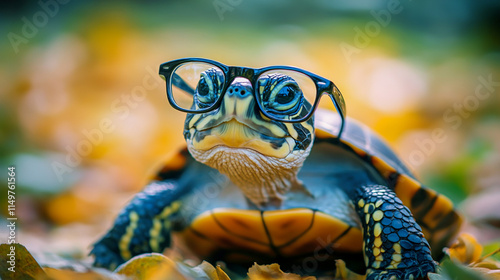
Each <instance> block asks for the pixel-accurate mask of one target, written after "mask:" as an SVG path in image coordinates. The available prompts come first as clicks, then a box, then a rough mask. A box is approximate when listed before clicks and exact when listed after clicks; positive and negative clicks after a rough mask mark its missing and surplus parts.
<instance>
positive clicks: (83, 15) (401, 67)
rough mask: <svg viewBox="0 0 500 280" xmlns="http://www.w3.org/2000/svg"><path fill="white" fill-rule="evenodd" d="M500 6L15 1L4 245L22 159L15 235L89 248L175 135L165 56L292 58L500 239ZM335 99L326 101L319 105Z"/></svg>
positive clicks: (2, 130)
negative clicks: (161, 70) (12, 177)
mask: <svg viewBox="0 0 500 280" xmlns="http://www.w3.org/2000/svg"><path fill="white" fill-rule="evenodd" d="M499 8H500V3H499V2H498V1H493V0H490V1H466V0H444V1H430V0H424V1H409V0H401V1H397V0H392V1H388V2H386V1H365V0H364V1H327V0H312V1H285V0H279V1H266V0H252V1H251V0H213V1H212V0H209V1H201V0H198V1H180V0H171V1H163V2H161V3H159V2H156V1H109V2H108V1H76V0H75V1H67V0H66V1H62V0H61V1H56V0H41V1H40V2H37V1H14V2H12V3H4V4H3V6H2V8H1V10H0V31H1V34H2V38H3V39H2V40H1V41H0V48H1V52H0V58H1V64H0V85H1V86H0V141H1V146H0V166H1V170H2V171H1V172H0V178H1V180H2V182H4V183H1V187H0V191H1V192H2V195H1V198H2V199H1V200H0V213H1V215H2V219H1V222H0V223H1V224H0V227H1V229H2V232H1V236H0V241H1V242H5V241H6V239H7V233H6V226H5V223H6V219H5V217H6V216H7V203H8V202H7V198H6V193H7V189H6V185H7V183H6V182H7V179H6V177H7V166H10V165H14V166H16V173H17V180H18V181H17V189H16V216H17V217H18V235H17V239H18V241H19V242H21V243H23V244H24V245H26V246H27V248H28V249H29V250H31V251H34V252H44V253H54V254H58V255H63V256H71V257H74V258H77V257H85V256H86V255H87V253H88V251H89V249H90V244H91V243H92V242H93V241H95V240H96V239H97V238H98V237H99V236H100V235H101V234H102V233H104V231H105V230H106V229H107V228H109V227H110V225H111V223H112V220H113V218H114V217H115V216H116V214H117V213H118V211H119V210H120V209H121V208H122V207H123V206H124V205H125V204H126V202H127V200H129V199H130V198H131V197H132V196H133V194H134V193H136V192H137V191H139V190H140V189H141V188H142V187H143V186H144V184H145V183H146V182H147V180H148V178H149V177H150V176H151V174H153V173H154V171H155V170H156V169H157V168H159V166H161V164H162V162H164V161H165V160H167V159H168V157H169V156H170V155H171V154H172V153H173V152H175V150H176V149H177V148H179V147H180V146H181V145H182V144H183V141H182V124H183V119H184V114H182V113H179V112H176V111H174V110H173V109H172V108H170V106H169V105H168V102H167V100H166V97H165V88H164V83H163V81H162V80H161V79H160V78H159V77H158V76H157V74H156V73H157V69H158V66H159V64H160V63H163V62H166V61H169V60H172V59H176V58H182V57H205V58H211V59H214V60H218V61H220V62H223V63H225V64H229V65H241V66H251V67H263V66H268V65H293V66H298V67H302V68H304V69H306V70H309V71H311V72H314V73H317V74H319V75H321V76H324V77H326V78H329V79H331V80H332V81H334V82H335V83H336V84H337V85H338V87H339V88H340V89H341V91H342V92H343V94H344V96H345V99H346V103H347V114H348V116H350V117H352V118H355V119H357V120H359V121H361V122H363V123H365V124H366V125H368V126H369V127H370V128H372V129H373V130H374V131H376V132H377V133H379V134H380V135H382V136H383V137H384V138H385V139H386V140H387V141H388V142H389V143H390V145H391V146H392V147H393V148H394V149H395V150H396V152H397V153H398V154H399V155H400V156H401V158H402V160H403V161H404V162H406V163H407V164H408V165H409V166H410V168H411V169H412V170H413V171H414V172H415V173H416V174H417V176H418V177H419V178H421V180H422V181H423V182H424V183H425V184H427V185H429V186H431V187H432V188H434V189H436V190H438V191H440V192H442V193H444V194H446V195H447V196H449V197H450V198H451V199H452V200H453V201H454V202H455V203H456V204H457V207H458V208H459V209H460V211H462V212H463V213H464V214H465V215H466V216H467V218H468V221H469V222H468V224H467V225H466V226H465V228H464V230H465V231H469V232H472V233H474V234H475V235H476V237H477V238H478V239H479V240H480V241H481V242H482V243H484V244H490V243H491V242H493V241H495V240H498V239H499V238H500V234H499V227H500V203H499V201H500V97H499V92H500V90H499V89H500V52H499V51H500V36H499V33H498V27H499V26H500V20H499V18H500V17H499V14H500V13H499V11H500V9H499ZM322 106H323V107H326V108H330V107H329V106H331V105H330V101H328V100H326V99H325V100H323V103H322Z"/></svg>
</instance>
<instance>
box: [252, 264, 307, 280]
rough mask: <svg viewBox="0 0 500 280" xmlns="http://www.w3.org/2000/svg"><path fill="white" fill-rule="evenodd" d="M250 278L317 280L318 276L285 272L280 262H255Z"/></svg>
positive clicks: (258, 279)
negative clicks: (266, 263)
mask: <svg viewBox="0 0 500 280" xmlns="http://www.w3.org/2000/svg"><path fill="white" fill-rule="evenodd" d="M248 277H249V280H269V279H273V280H276V279H280V280H316V277H313V276H305V277H302V276H300V275H297V274H293V273H285V272H283V271H282V270H281V269H280V266H279V264H277V263H273V264H270V265H258V264H257V263H255V264H254V265H253V266H252V267H251V268H250V269H249V270H248Z"/></svg>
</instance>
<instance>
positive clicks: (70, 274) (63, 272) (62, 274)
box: [37, 267, 125, 280]
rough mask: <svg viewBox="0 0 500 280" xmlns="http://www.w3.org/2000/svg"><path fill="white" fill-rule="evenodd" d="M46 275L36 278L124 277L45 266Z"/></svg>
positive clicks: (100, 279)
mask: <svg viewBox="0 0 500 280" xmlns="http://www.w3.org/2000/svg"><path fill="white" fill-rule="evenodd" d="M44 270H45V273H46V274H47V276H44V277H39V278H37V279H38V280H66V279H71V280H117V279H125V277H113V278H110V277H106V276H104V275H102V274H99V273H97V272H95V271H90V270H89V271H86V272H77V271H74V270H70V269H56V268H50V267H47V268H45V269H44Z"/></svg>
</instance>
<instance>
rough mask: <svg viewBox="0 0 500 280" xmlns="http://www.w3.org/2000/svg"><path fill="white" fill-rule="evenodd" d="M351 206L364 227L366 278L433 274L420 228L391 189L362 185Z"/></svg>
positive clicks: (433, 269) (429, 250)
mask: <svg viewBox="0 0 500 280" xmlns="http://www.w3.org/2000/svg"><path fill="white" fill-rule="evenodd" d="M354 204H355V209H356V212H357V213H358V215H359V217H360V219H361V223H362V225H363V250H364V258H365V264H366V267H367V277H366V279H419V278H425V279H427V273H428V272H435V271H436V265H435V263H434V261H433V260H432V257H431V249H430V246H429V243H427V240H425V238H424V235H423V233H422V229H421V228H420V226H419V225H418V224H417V223H416V222H415V219H414V218H413V215H412V214H411V212H410V210H409V209H408V208H407V207H406V206H404V205H403V203H402V202H401V200H400V199H399V198H398V197H397V196H396V194H395V193H394V192H393V191H392V190H390V189H389V188H387V187H385V186H381V185H371V186H363V187H361V188H359V189H358V190H357V191H356V198H355V200H354Z"/></svg>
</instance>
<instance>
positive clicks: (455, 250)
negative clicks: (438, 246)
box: [446, 233, 483, 264]
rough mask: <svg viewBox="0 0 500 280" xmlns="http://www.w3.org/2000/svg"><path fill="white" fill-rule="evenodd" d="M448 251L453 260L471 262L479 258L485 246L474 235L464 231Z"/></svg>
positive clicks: (464, 262)
mask: <svg viewBox="0 0 500 280" xmlns="http://www.w3.org/2000/svg"><path fill="white" fill-rule="evenodd" d="M446 252H447V253H448V255H449V256H450V259H451V260H453V261H457V262H460V263H463V264H471V263H473V262H476V261H478V260H479V258H480V257H481V254H482V252H483V246H481V244H479V243H478V242H477V240H476V238H474V236H472V235H470V234H468V233H462V234H460V236H458V238H457V241H456V242H455V243H453V245H451V246H450V248H448V249H447V250H446Z"/></svg>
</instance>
